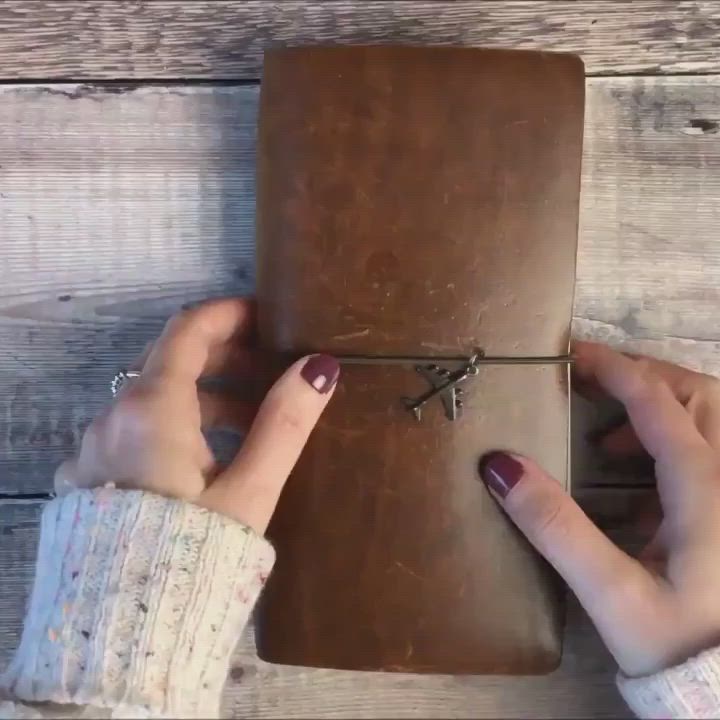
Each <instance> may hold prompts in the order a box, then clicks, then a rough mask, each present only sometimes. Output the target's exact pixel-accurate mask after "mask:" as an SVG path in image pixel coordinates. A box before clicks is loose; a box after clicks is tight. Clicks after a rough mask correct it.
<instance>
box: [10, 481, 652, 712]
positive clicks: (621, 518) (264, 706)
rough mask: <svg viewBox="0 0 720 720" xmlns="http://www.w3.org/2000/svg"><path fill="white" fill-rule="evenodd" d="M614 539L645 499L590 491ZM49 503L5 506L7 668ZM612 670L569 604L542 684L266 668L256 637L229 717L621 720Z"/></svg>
mask: <svg viewBox="0 0 720 720" xmlns="http://www.w3.org/2000/svg"><path fill="white" fill-rule="evenodd" d="M582 501H583V504H584V505H585V506H586V507H590V508H591V510H592V511H593V513H594V517H595V518H596V519H597V520H599V522H600V524H601V527H603V528H604V529H605V530H606V531H607V532H608V533H609V534H610V535H611V537H615V538H617V539H618V540H619V541H620V542H621V543H622V544H623V545H624V546H628V545H631V544H632V543H633V542H634V536H633V535H632V532H631V530H632V529H631V528H630V526H629V525H628V517H629V516H628V513H629V512H630V511H632V510H633V509H634V507H635V506H636V505H637V504H638V503H646V502H647V492H645V491H634V492H627V491H623V492H619V491H617V490H608V489H594V490H588V491H585V493H584V495H583V497H582ZM43 504H44V503H40V502H24V501H18V500H14V501H0V572H1V573H2V578H3V586H2V592H0V621H1V622H0V668H2V667H3V666H4V665H5V664H6V663H7V662H8V660H9V659H10V657H11V654H12V651H13V649H14V648H15V646H16V643H17V642H18V640H19V637H20V632H21V623H22V617H23V615H24V608H25V603H26V600H27V597H28V595H29V593H30V588H31V584H32V578H33V568H34V559H35V552H36V546H37V539H38V518H39V514H40V511H41V509H42V507H43ZM614 673H615V666H614V663H613V661H612V659H611V658H610V656H609V655H608V653H607V651H606V650H605V649H604V647H603V645H602V643H601V641H600V639H599V638H598V636H597V634H596V632H595V630H594V629H593V628H592V626H591V624H590V622H589V620H588V618H587V616H586V615H585V614H584V613H583V612H582V610H581V609H580V608H579V606H578V604H577V602H576V601H575V600H574V599H573V598H570V602H569V608H568V619H567V630H566V634H565V648H564V656H563V662H562V665H561V667H560V669H559V670H558V671H557V672H555V673H553V674H552V675H549V676H545V677H525V678H517V677H515V678H507V677H506V678H503V677H470V676H458V677H451V676H443V675H407V674H391V673H387V674H385V673H360V672H339V671H332V670H319V669H311V668H301V667H288V666H280V665H269V664H268V663H264V662H262V661H261V660H259V659H258V658H257V656H256V654H255V647H254V640H253V632H252V628H249V629H248V631H247V632H246V633H245V634H244V636H243V638H242V640H241V642H240V643H239V646H238V648H237V651H236V653H235V656H234V658H233V662H232V670H231V673H230V677H229V680H228V684H227V687H226V693H225V702H224V711H225V715H226V716H232V717H260V718H272V717H278V716H282V717H327V718H330V717H333V718H335V717H337V718H356V717H368V718H370V717H376V718H380V717H427V718H431V717H432V718H444V717H488V718H496V717H553V718H560V717H568V718H570V717H593V718H603V717H608V718H612V717H618V716H621V715H623V714H624V709H623V705H622V703H621V701H620V699H619V697H618V695H617V693H616V691H615V688H614V682H613V679H614Z"/></svg>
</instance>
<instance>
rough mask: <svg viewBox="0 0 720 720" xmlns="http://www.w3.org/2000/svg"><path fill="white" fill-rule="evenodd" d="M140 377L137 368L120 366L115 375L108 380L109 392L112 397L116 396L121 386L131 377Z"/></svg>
mask: <svg viewBox="0 0 720 720" xmlns="http://www.w3.org/2000/svg"><path fill="white" fill-rule="evenodd" d="M136 377H140V373H139V372H138V371H137V370H125V368H122V369H120V370H118V372H117V373H115V377H114V378H113V379H112V381H111V382H110V392H111V393H112V396H113V397H117V394H118V393H119V392H120V389H121V388H122V386H123V385H124V384H125V383H126V382H127V381H128V380H131V379H132V378H136Z"/></svg>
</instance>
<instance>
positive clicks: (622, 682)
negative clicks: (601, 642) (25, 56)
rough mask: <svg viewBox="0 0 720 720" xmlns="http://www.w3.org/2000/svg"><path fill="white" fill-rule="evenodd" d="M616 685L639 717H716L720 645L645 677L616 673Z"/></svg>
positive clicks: (718, 712)
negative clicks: (631, 676) (680, 663)
mask: <svg viewBox="0 0 720 720" xmlns="http://www.w3.org/2000/svg"><path fill="white" fill-rule="evenodd" d="M617 684H618V688H619V690H620V693H621V695H622V696H623V698H624V699H625V702H626V703H627V704H628V706H629V707H630V709H631V710H632V711H633V712H634V713H635V714H636V715H637V716H638V717H641V718H689V717H692V718H717V717H719V716H720V647H718V648H713V649H712V650H706V651H705V652H702V653H700V654H699V655H697V656H696V657H693V658H690V659H689V660H688V661H687V662H684V663H682V665H677V666H676V667H672V668H669V669H668V670H663V671H662V672H659V673H655V674H654V675H648V676H647V677H640V678H628V677H625V676H624V675H623V674H622V673H620V674H619V675H618V677H617Z"/></svg>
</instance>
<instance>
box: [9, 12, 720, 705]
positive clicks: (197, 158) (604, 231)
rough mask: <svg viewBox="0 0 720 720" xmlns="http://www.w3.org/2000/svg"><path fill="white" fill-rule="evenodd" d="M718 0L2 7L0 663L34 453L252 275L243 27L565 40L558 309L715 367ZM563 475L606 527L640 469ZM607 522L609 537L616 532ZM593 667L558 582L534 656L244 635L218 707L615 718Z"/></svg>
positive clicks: (67, 433) (29, 549)
mask: <svg viewBox="0 0 720 720" xmlns="http://www.w3.org/2000/svg"><path fill="white" fill-rule="evenodd" d="M719 37H720V3H715V2H712V1H711V0H708V1H705V2H691V1H689V0H688V1H687V2H663V1H661V0H634V1H633V2H632V3H629V2H628V3H623V2H606V0H598V1H596V0H578V1H577V2H572V1H570V2H567V1H564V0H558V1H553V2H545V1H539V0H538V1H532V2H507V3H505V2H482V1H481V0H472V1H468V2H464V1H457V2H420V1H418V2H373V3H367V2H363V1H361V0H339V1H337V2H328V3H321V2H305V1H302V2H301V1H288V2H268V1H265V0H262V1H257V2H218V3H215V2H194V3H173V2H147V3H144V2H126V3H116V2H81V1H77V2H70V1H68V2H43V3H36V2H21V1H15V2H4V3H3V4H2V5H0V76H1V77H2V78H3V79H4V80H6V81H7V82H5V83H3V84H1V85H0V247H1V252H2V256H1V257H2V260H1V264H0V528H2V531H1V532H0V576H1V577H2V578H3V581H2V583H1V584H0V617H2V627H1V628H0V661H2V662H4V661H5V660H7V658H8V656H9V654H10V652H11V651H12V648H13V646H14V643H15V641H16V639H17V637H18V633H19V630H20V622H21V618H22V614H23V608H24V602H25V598H26V596H27V593H28V589H29V583H30V581H31V578H32V572H33V555H34V551H35V544H36V540H37V519H38V514H39V512H40V510H41V508H42V505H43V502H44V500H45V497H46V494H47V493H48V491H49V490H50V487H51V478H52V472H53V468H54V466H55V465H56V464H57V463H58V462H59V461H60V460H61V459H62V458H64V457H66V456H67V455H68V454H69V453H70V452H71V451H72V450H73V448H75V447H76V446H77V444H78V441H79V438H80V436H81V434H82V431H83V429H84V427H85V426H86V425H87V423H88V422H89V420H90V419H91V418H92V416H93V415H94V414H95V413H96V411H97V410H98V408H100V407H101V406H102V405H103V403H105V402H106V401H107V399H108V380H109V379H110V378H111V377H112V375H113V374H114V373H115V371H116V369H117V368H118V367H119V366H121V365H122V364H123V363H125V362H127V361H128V360H129V359H130V358H132V357H133V356H134V355H135V354H136V353H137V352H138V351H139V350H140V349H141V347H142V346H143V345H144V343H145V341H146V340H148V339H149V338H151V337H153V336H154V335H155V334H156V333H157V332H158V330H159V329H160V327H161V326H162V324H163V322H164V320H165V319H166V318H167V316H168V315H170V314H171V313H172V312H174V311H175V310H177V309H178V308H180V307H181V306H182V305H183V304H184V303H187V302H189V301H194V300H199V299H201V298H205V297H210V296H220V295H226V294H234V293H248V292H251V291H252V289H253V282H254V280H253V273H254V268H253V242H254V237H253V236H254V202H255V198H254V191H255V189H254V165H255V119H256V109H257V98H258V87H259V77H260V74H261V62H262V49H263V48H264V47H266V46H268V45H273V44H282V43H295V44H299V43H311V42H312V43H318V42H406V43H424V44H461V45H486V46H499V47H509V48H544V49H548V50H569V51H573V52H578V53H580V54H582V55H583V57H584V59H585V62H586V67H587V73H588V79H587V119H586V130H585V138H586V140H585V155H584V169H583V196H582V217H581V227H580V250H579V256H578V285H577V296H576V302H575V320H574V322H575V332H576V333H577V334H578V335H581V336H588V337H595V338H602V339H604V340H608V341H611V342H612V343H614V344H616V345H619V346H622V347H626V348H632V349H634V350H640V351H644V352H649V353H652V354H656V355H660V356H663V357H666V358H670V359H674V360H678V361H682V362H685V363H687V364H690V365H692V366H694V367H697V368H702V369H704V370H706V371H708V372H718V371H720V329H718V321H717V308H718V302H719V301H720V244H719V243H718V238H717V232H718V229H719V227H720V173H719V172H718V171H719V170H720V132H718V129H719V127H720V52H718V49H719V48H718V45H719V41H718V38H719ZM622 482H624V480H623V479H622V478H621V479H619V478H618V477H617V476H614V475H608V474H607V473H605V474H600V473H597V472H595V473H592V472H580V473H576V493H577V495H578V496H579V497H580V498H581V500H582V501H583V502H584V503H585V504H586V506H587V507H588V508H589V510H590V511H591V512H592V513H593V515H594V516H595V517H597V518H598V519H599V521H600V522H602V523H603V524H604V526H605V527H606V528H607V529H608V531H609V532H611V533H614V534H615V535H616V536H621V537H622V538H625V535H624V533H625V530H626V524H625V521H624V518H625V516H626V513H627V511H628V510H629V509H631V508H632V506H633V504H634V503H636V502H637V501H638V499H640V500H641V499H642V498H643V497H644V496H645V494H646V492H647V491H646V490H645V489H643V488H642V487H640V486H638V484H637V483H635V484H634V485H633V486H632V487H622V486H621V487H618V485H619V484H620V485H621V484H622ZM625 539H627V538H625ZM613 672H614V668H613V665H612V662H611V661H610V659H609V658H608V656H607V653H606V652H605V651H604V650H603V648H602V645H601V644H600V642H599V640H598V639H597V637H596V635H595V633H594V631H593V630H592V628H591V627H590V625H589V623H588V621H587V619H586V618H585V617H584V615H583V613H582V612H581V611H580V609H579V608H578V607H577V605H571V608H570V618H569V622H568V631H567V641H566V649H565V656H564V661H563V664H562V667H561V668H560V670H559V671H558V672H556V673H555V674H553V675H551V676H549V677H541V678H495V677H492V678H490V677H447V676H409V675H396V674H373V673H351V672H333V671H323V670H309V669H308V670H306V669H302V668H288V667H282V666H272V665H267V664H265V663H262V662H260V661H259V660H257V658H256V657H255V655H254V652H253V644H252V636H251V633H248V636H247V637H246V638H245V640H244V641H243V643H242V644H241V647H240V648H239V649H238V653H237V656H236V658H235V661H234V668H233V671H232V673H231V679H230V681H229V683H228V689H227V694H226V712H227V713H228V714H230V715H236V716H243V717H244V716H263V717H271V716H278V715H283V716H288V717H289V716H294V717H295V716H298V717H299V716H315V717H317V716H323V717H331V716H332V717H335V716H337V717H359V716H364V717H389V716H403V717H448V716H457V717H478V716H483V717H485V716H487V717H498V716H507V717H509V716H527V715H532V716H535V717H539V716H553V717H565V716H567V717H571V716H572V717H603V716H607V717H612V716H616V715H617V714H618V713H622V712H623V707H622V705H621V704H620V702H619V700H618V699H617V696H616V694H615V691H614V689H613V685H612V679H613Z"/></svg>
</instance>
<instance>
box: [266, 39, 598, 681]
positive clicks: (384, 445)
mask: <svg viewBox="0 0 720 720" xmlns="http://www.w3.org/2000/svg"><path fill="white" fill-rule="evenodd" d="M583 104H584V73H583V65H582V62H581V61H580V60H579V59H578V58H577V57H575V56H571V55H563V54H553V53H544V52H542V53H541V52H522V51H501V50H482V49H467V48H465V49H460V48H418V47H334V48H294V49H283V50H273V51H271V52H269V53H267V54H266V56H265V71H264V80H263V85H262V90H261V110H260V123H259V150H258V216H257V222H258V301H259V303H258V304H259V323H260V339H261V343H262V344H263V346H264V347H265V348H267V349H269V350H271V351H274V352H277V353H291V354H293V355H297V354H299V353H306V352H330V353H334V354H337V355H349V354H361V355H370V356H388V355H418V356H424V357H437V358H440V357H443V356H457V355H463V354H470V352H471V351H472V349H473V348H474V347H480V348H482V349H483V350H484V351H485V353H486V354H487V355H517V356H528V355H531V356H537V355H564V354H566V353H567V352H568V343H569V328H570V320H571V312H572V299H573V285H574V275H575V253H576V242H577V223H578V200H579V184H580V162H581V149H582V129H583ZM567 373H568V368H567V366H564V365H536V366H528V365H503V366H500V365H495V366H484V367H483V368H481V371H480V374H479V375H478V376H477V377H475V378H471V379H469V380H468V381H467V382H466V383H465V385H464V391H465V409H464V415H463V417H462V418H461V419H459V420H457V421H455V422H450V421H449V420H447V419H446V418H445V415H444V412H443V407H442V404H441V402H440V401H439V400H437V401H433V402H430V403H428V405H427V406H426V408H425V409H424V412H423V417H422V421H421V422H417V421H416V420H415V419H414V418H413V416H412V414H411V413H409V412H407V410H406V409H405V408H404V407H403V405H402V403H401V401H400V398H401V396H403V395H411V396H414V395H419V394H420V393H422V392H424V391H425V390H427V389H428V388H427V385H425V384H424V383H423V379H422V378H421V377H420V376H419V375H418V374H417V373H414V372H413V370H412V367H411V366H409V367H404V366H398V365H347V366H344V367H343V371H342V376H341V380H340V383H339V386H338V389H337V392H336V395H335V397H334V398H333V400H332V402H331V403H330V406H329V407H328V409H327V410H326V412H325V414H324V415H323V417H322V418H321V420H320V423H319V425H318V427H317V429H316V430H315V432H314V434H313V436H312V437H311V439H310V442H309V444H308V446H307V448H306V450H305V452H304V453H303V455H302V457H301V459H300V462H299V464H298V466H297V468H296V470H295V472H294V473H293V475H292V477H291V478H290V480H289V482H288V484H287V486H286V489H285V491H284V492H283V496H282V498H281V500H280V504H279V506H278V509H277V512H276V514H275V517H274V518H273V521H272V523H271V526H270V530H269V536H270V539H271V540H272V542H273V543H274V544H275V547H276V548H277V555H278V560H277V565H276V568H275V571H274V573H273V574H272V576H271V578H270V580H269V582H268V586H267V588H266V590H265V593H264V595H263V597H262V600H261V604H260V608H259V623H258V633H257V641H258V650H259V653H260V656H261V658H263V659H265V660H269V661H271V662H278V663H289V664H300V665H310V666H319V667H330V668H347V669H356V670H359V669H367V670H398V671H408V672H437V673H513V674H525V673H541V672H548V671H550V670H552V669H553V668H555V667H556V666H557V664H558V662H559V660H560V656H561V646H562V625H563V602H562V594H563V590H562V587H561V585H560V583H559V582H558V579H557V578H556V576H555V575H554V573H553V572H552V571H551V570H550V568H549V567H548V566H547V565H546V564H545V562H544V561H543V560H541V559H540V558H539V556H538V555H537V554H536V553H535V552H534V551H533V550H532V548H531V547H530V546H529V545H528V543H527V542H526V541H525V540H524V538H522V537H521V536H520V534H519V533H518V532H517V531H516V530H515V528H514V527H513V526H512V525H511V523H510V522H509V521H508V520H507V518H506V517H505V516H504V515H503V513H502V511H501V510H500V509H499V508H498V506H497V505H496V503H495V501H494V500H493V499H492V497H491V496H490V495H489V493H488V492H487V490H486V488H485V487H484V485H483V483H482V482H481V481H480V480H479V478H478V472H477V464H478V460H479V458H480V457H481V456H482V455H483V453H484V452H486V451H487V450H488V449H497V448H511V449H513V450H516V451H518V452H522V453H526V454H528V455H530V456H532V457H534V458H536V459H537V460H538V461H539V462H540V463H541V464H542V465H543V466H544V467H545V468H546V469H547V470H548V471H549V472H551V473H552V474H553V475H554V476H555V477H557V478H558V479H560V481H561V482H563V483H564V484H565V485H566V486H567V484H568V473H567V468H568V424H569V417H568V415H569V410H568V407H569V406H568V397H567V386H568V382H567Z"/></svg>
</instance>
